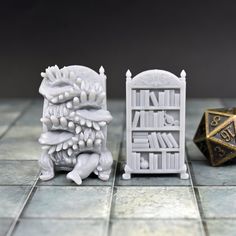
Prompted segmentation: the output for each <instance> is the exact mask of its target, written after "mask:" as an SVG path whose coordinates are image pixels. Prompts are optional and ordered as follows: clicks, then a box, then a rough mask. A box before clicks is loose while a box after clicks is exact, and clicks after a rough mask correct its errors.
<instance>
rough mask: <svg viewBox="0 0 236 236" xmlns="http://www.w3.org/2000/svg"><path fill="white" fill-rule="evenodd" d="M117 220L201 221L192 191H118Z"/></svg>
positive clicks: (119, 189) (123, 188)
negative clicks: (184, 219)
mask: <svg viewBox="0 0 236 236" xmlns="http://www.w3.org/2000/svg"><path fill="white" fill-rule="evenodd" d="M114 197H115V202H114V209H113V215H112V216H113V217H114V218H133V219H137V218H143V219H145V218H156V219H173V218H180V219H181V218H190V219H197V218H199V214H198V209H197V206H196V205H195V202H194V198H193V193H192V191H191V189H190V188H188V187H117V188H116V193H115V196H114Z"/></svg>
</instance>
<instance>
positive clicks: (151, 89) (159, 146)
mask: <svg viewBox="0 0 236 236" xmlns="http://www.w3.org/2000/svg"><path fill="white" fill-rule="evenodd" d="M185 77H186V73H185V71H182V72H181V77H180V78H178V77H177V76H175V75H174V74H172V73H170V72H167V71H163V70H148V71H144V72H142V73H140V74H138V75H136V76H135V77H134V78H133V79H131V72H130V71H129V70H128V71H127V73H126V129H127V130H126V132H127V141H126V147H127V155H126V157H127V163H126V166H125V173H124V174H123V179H130V178H131V174H134V173H136V174H151V173H157V174H167V173H179V174H180V178H181V179H188V178H189V175H188V173H187V168H186V164H185V101H186V79H185Z"/></svg>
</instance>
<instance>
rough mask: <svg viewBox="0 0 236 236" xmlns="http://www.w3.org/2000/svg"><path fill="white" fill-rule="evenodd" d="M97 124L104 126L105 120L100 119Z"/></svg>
mask: <svg viewBox="0 0 236 236" xmlns="http://www.w3.org/2000/svg"><path fill="white" fill-rule="evenodd" d="M98 124H99V125H100V126H101V127H104V126H105V125H106V124H107V123H106V122H105V121H100V122H98Z"/></svg>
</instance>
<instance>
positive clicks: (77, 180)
mask: <svg viewBox="0 0 236 236" xmlns="http://www.w3.org/2000/svg"><path fill="white" fill-rule="evenodd" d="M66 178H67V179H70V180H72V181H74V182H75V183H76V184H78V185H81V184H82V179H81V178H80V176H79V174H78V173H77V172H76V171H71V172H69V173H68V174H67V175H66Z"/></svg>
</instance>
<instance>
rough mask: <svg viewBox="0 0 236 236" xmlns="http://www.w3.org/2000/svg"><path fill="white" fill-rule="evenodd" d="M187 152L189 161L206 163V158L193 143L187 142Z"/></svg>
mask: <svg viewBox="0 0 236 236" xmlns="http://www.w3.org/2000/svg"><path fill="white" fill-rule="evenodd" d="M186 151H187V155H188V160H190V161H196V160H197V161H205V160H206V157H205V156H204V155H203V154H202V153H201V151H200V150H199V149H198V147H197V146H196V145H195V143H194V142H193V141H187V142H186Z"/></svg>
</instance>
